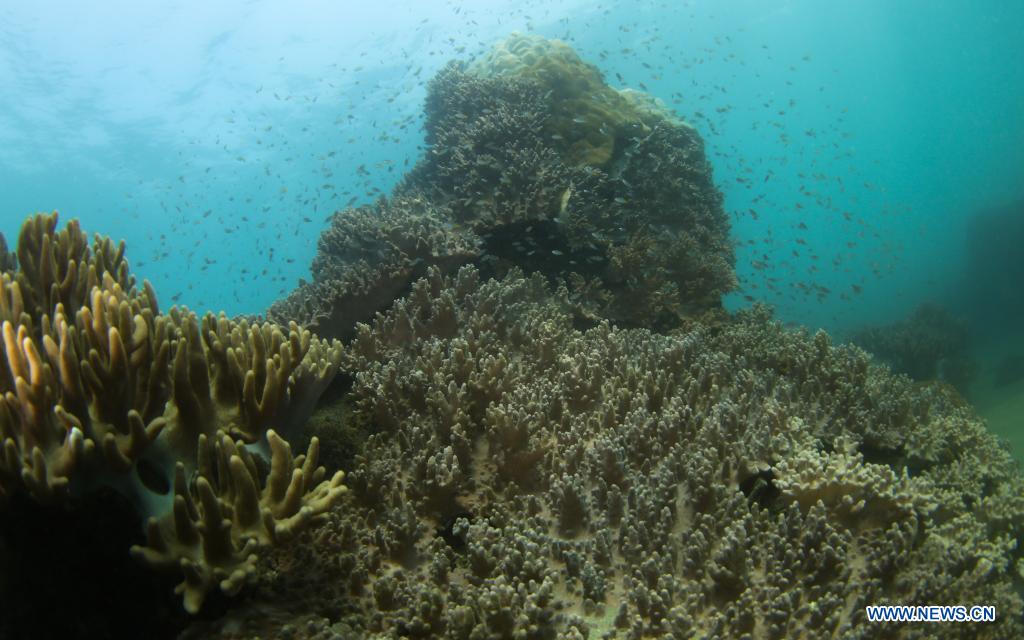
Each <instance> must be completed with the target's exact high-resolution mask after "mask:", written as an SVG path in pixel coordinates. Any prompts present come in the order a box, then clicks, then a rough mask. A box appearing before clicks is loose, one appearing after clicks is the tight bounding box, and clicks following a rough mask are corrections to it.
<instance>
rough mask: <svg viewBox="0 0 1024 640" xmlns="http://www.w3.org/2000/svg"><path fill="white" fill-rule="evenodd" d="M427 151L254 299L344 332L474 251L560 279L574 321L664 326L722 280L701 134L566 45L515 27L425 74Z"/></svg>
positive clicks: (717, 217) (699, 307) (279, 315)
mask: <svg viewBox="0 0 1024 640" xmlns="http://www.w3.org/2000/svg"><path fill="white" fill-rule="evenodd" d="M425 111H426V122H425V128H426V139H427V143H428V145H429V148H428V149H427V151H426V153H425V154H424V156H423V158H422V159H421V160H420V162H419V163H417V165H416V166H415V167H414V169H413V170H412V171H411V172H410V173H409V174H408V175H407V176H406V177H405V179H404V180H403V181H402V183H401V184H399V185H398V186H397V187H396V189H395V190H394V193H393V195H392V198H391V199H390V200H381V201H380V202H379V203H378V204H377V205H376V206H375V207H373V208H372V209H367V208H364V209H355V210H353V209H350V210H347V211H344V212H341V213H339V214H336V215H335V216H334V218H333V219H332V223H331V227H330V228H329V229H327V230H326V231H325V232H324V233H323V235H322V237H321V240H320V243H319V245H318V250H317V257H316V258H315V259H314V261H313V265H312V272H313V282H312V283H304V284H301V285H300V287H299V288H298V289H296V290H295V291H294V292H293V293H292V294H291V295H289V296H288V297H287V298H286V299H285V300H283V301H280V302H278V303H276V304H275V305H274V306H273V307H271V309H270V310H269V311H268V317H269V318H271V319H272V320H274V321H276V322H279V323H280V322H286V321H296V322H299V323H300V324H302V325H304V326H306V327H310V328H313V329H315V330H316V331H317V332H318V333H320V334H322V335H329V336H339V337H350V336H351V335H352V334H353V331H354V325H355V323H356V322H360V321H368V320H370V319H371V318H372V314H373V313H375V312H376V311H382V310H384V309H385V308H386V307H387V305H388V304H389V303H390V301H391V300H393V299H394V298H396V297H399V296H402V295H405V294H406V293H407V292H408V291H409V286H410V284H411V282H412V281H413V280H414V279H415V278H417V277H420V276H422V275H423V274H424V273H426V269H427V268H428V267H430V266H438V267H441V268H443V269H444V270H445V271H446V272H448V273H451V272H453V271H454V270H455V269H456V268H458V267H459V266H460V265H462V264H473V265H475V266H477V267H478V268H480V269H481V270H482V271H483V272H484V274H485V275H486V276H497V277H500V276H501V275H503V274H504V273H506V272H508V271H509V270H511V269H516V268H519V269H523V270H526V271H531V272H532V271H537V272H540V273H543V274H544V275H545V276H547V277H548V278H549V279H551V280H553V281H559V282H564V283H565V284H566V286H567V288H568V289H569V294H570V296H571V298H572V300H573V303H574V305H575V307H576V315H577V317H578V319H579V320H581V321H583V322H596V321H599V320H601V319H610V320H613V321H615V322H617V323H619V324H622V325H629V326H646V327H649V328H655V329H663V330H664V329H670V328H672V327H676V326H679V325H680V324H681V323H683V322H684V321H685V320H686V319H687V318H689V317H692V316H694V315H699V314H701V313H703V312H705V311H707V310H710V309H716V308H719V306H720V298H721V295H722V294H723V293H725V292H728V291H729V290H731V289H732V288H734V287H735V283H736V279H735V274H734V271H733V262H734V255H733V247H732V244H731V242H730V240H729V237H728V234H729V227H728V220H727V218H726V216H725V213H724V211H723V209H722V196H721V194H720V193H719V192H718V190H717V189H716V188H715V186H714V184H713V182H712V179H711V168H710V165H709V164H708V162H707V160H706V158H705V155H704V148H703V142H702V140H701V139H700V137H699V135H698V134H697V133H696V131H695V130H694V129H693V128H692V127H689V126H688V125H686V124H685V123H683V122H681V121H680V120H678V119H677V118H675V117H673V116H672V115H671V114H670V113H669V112H668V110H667V109H664V108H663V107H662V106H660V105H659V104H658V103H657V102H656V101H655V100H654V99H653V98H649V97H643V96H642V94H638V93H637V92H619V91H616V90H615V89H612V88H611V87H609V86H608V85H607V84H605V83H604V81H603V79H602V78H601V76H600V73H598V71H597V69H596V68H594V67H593V66H591V65H588V64H586V63H584V62H583V61H582V60H580V58H579V57H578V56H577V55H576V54H575V53H574V52H573V51H572V49H571V48H569V47H568V46H567V45H566V44H565V43H562V42H559V41H557V40H551V41H549V40H545V39H543V38H539V37H534V36H520V35H514V36H512V37H510V38H509V39H508V40H506V41H505V42H502V43H499V44H498V45H497V46H496V47H495V49H494V51H493V52H492V53H491V54H489V55H488V56H486V57H484V58H482V59H481V60H478V61H476V62H474V63H472V64H468V65H467V64H464V63H459V62H452V63H449V65H448V66H446V67H445V68H444V69H443V70H442V71H441V72H440V73H439V74H438V75H437V76H436V77H435V78H434V79H433V80H432V81H431V82H430V84H429V86H428V95H427V100H426V106H425Z"/></svg>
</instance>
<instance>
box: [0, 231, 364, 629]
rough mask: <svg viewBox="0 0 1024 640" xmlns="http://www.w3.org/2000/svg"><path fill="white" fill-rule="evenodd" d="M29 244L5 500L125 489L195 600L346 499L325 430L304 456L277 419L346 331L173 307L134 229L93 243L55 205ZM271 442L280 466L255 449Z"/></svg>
mask: <svg viewBox="0 0 1024 640" xmlns="http://www.w3.org/2000/svg"><path fill="white" fill-rule="evenodd" d="M17 254H18V260H17V265H18V268H17V269H16V270H15V271H4V272H3V273H2V274H0V333H2V340H3V350H2V355H3V358H2V360H0V447H2V449H0V506H2V505H3V503H5V502H6V501H8V500H9V499H10V498H12V497H13V496H14V495H15V494H22V495H27V496H29V497H30V498H32V499H34V500H36V501H39V502H46V503H55V502H62V501H66V500H67V499H68V498H69V497H77V496H81V495H83V494H86V493H88V492H90V491H92V490H94V489H96V488H97V487H104V486H105V487H113V488H115V489H117V490H118V491H120V492H122V493H124V494H125V495H126V496H127V497H128V498H129V499H130V500H132V501H133V503H134V504H135V505H136V508H137V509H138V512H139V515H140V516H142V517H143V518H147V517H148V518H149V525H148V527H149V534H150V535H149V545H148V547H146V548H141V547H140V548H138V549H136V550H135V553H136V555H138V556H139V557H140V558H142V559H143V560H144V561H146V562H148V563H150V564H152V565H155V566H159V567H167V568H169V569H172V570H176V571H181V572H183V574H184V581H183V582H182V585H181V586H180V587H179V592H180V593H182V594H183V595H184V600H185V606H186V608H187V609H188V610H189V611H190V612H196V611H198V609H199V607H200V606H201V604H202V601H203V598H204V597H205V595H206V594H207V593H209V592H210V591H212V590H215V589H218V588H219V589H222V590H224V591H225V592H228V593H235V592H237V591H238V589H239V588H240V587H241V586H242V585H243V584H244V583H245V581H246V580H247V579H248V578H249V576H250V575H251V570H250V569H251V566H252V564H253V563H254V561H255V552H256V550H257V549H258V548H260V547H261V546H266V545H270V544H276V543H278V542H281V541H283V540H285V539H287V537H289V535H290V533H291V532H292V531H295V530H297V529H301V528H303V527H305V526H308V525H309V524H311V523H313V522H315V521H316V520H317V519H318V518H320V517H321V516H322V514H323V513H324V512H325V511H326V510H327V509H328V508H329V507H330V506H331V505H332V504H334V503H335V502H337V500H338V499H339V497H340V495H341V493H342V492H343V491H344V490H345V488H344V487H343V486H342V485H341V478H342V476H341V475H340V472H339V474H337V475H335V476H334V477H333V478H332V479H330V480H325V479H324V473H325V472H324V470H323V469H322V468H318V467H317V442H316V441H314V442H312V443H311V444H310V448H309V452H308V453H307V455H305V456H298V457H297V458H295V457H293V456H292V455H291V452H290V450H289V448H288V446H287V444H286V443H284V442H283V440H281V439H280V438H279V437H278V436H276V434H275V433H274V432H273V431H272V430H271V428H272V427H276V428H278V429H284V430H288V429H293V428H294V427H295V426H296V425H298V424H301V423H302V421H303V420H304V419H305V417H306V416H307V415H308V413H309V412H310V411H311V410H312V406H313V404H314V402H315V400H316V398H317V397H318V396H319V395H320V393H321V392H322V391H323V390H324V388H325V387H326V385H327V384H329V383H330V381H331V379H332V378H333V377H334V376H335V374H336V373H337V370H338V365H339V362H340V357H341V346H340V344H338V343H336V342H335V343H328V342H325V341H321V340H319V339H318V338H315V337H313V336H312V335H311V334H310V333H309V331H308V330H304V329H300V328H299V327H298V326H296V325H295V324H294V323H293V324H292V325H291V326H290V327H287V328H285V327H278V326H274V325H271V324H269V323H266V324H262V325H257V324H250V323H248V322H246V321H244V320H243V321H237V322H236V321H232V320H229V319H228V318H226V317H224V316H220V317H216V316H214V315H212V314H207V315H206V316H205V317H203V318H201V319H200V318H198V317H197V316H196V315H195V314H194V313H191V312H190V311H188V310H187V309H178V308H172V309H171V310H170V312H168V313H167V314H161V313H160V311H159V309H158V307H157V302H156V296H155V293H154V292H153V290H152V288H151V287H150V286H149V284H148V283H144V285H143V286H142V288H141V289H140V288H139V287H137V286H136V284H135V279H134V277H133V276H131V274H130V273H129V270H128V263H127V260H126V259H125V257H124V243H123V242H122V243H121V244H120V245H117V246H116V245H114V244H113V243H112V242H111V241H110V240H109V238H102V237H100V236H97V237H96V240H95V241H94V242H93V244H92V245H91V246H90V245H89V242H88V239H87V236H86V235H85V233H83V232H82V231H81V229H80V228H79V226H78V223H77V222H76V221H72V222H71V223H69V224H68V225H67V226H66V227H65V228H64V229H63V230H60V231H58V230H57V215H56V214H53V215H37V216H34V217H31V218H29V219H28V220H27V221H26V222H25V224H24V226H23V227H22V230H21V234H20V237H19V242H18V248H17ZM8 264H12V263H11V262H8ZM261 444H263V445H264V446H269V448H270V450H271V455H270V469H269V471H268V470H267V469H266V468H265V467H266V465H260V464H257V460H256V457H255V456H254V455H253V454H252V453H250V452H249V451H248V450H247V449H246V446H247V445H252V446H256V447H258V446H260V445H261Z"/></svg>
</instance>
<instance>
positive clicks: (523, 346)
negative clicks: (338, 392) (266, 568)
mask: <svg viewBox="0 0 1024 640" xmlns="http://www.w3.org/2000/svg"><path fill="white" fill-rule="evenodd" d="M344 369H345V370H346V372H347V373H348V375H350V376H352V378H353V381H354V382H353V386H352V390H351V393H350V403H351V404H350V411H349V413H347V414H346V416H347V419H348V420H351V421H354V422H363V423H366V424H369V425H371V435H370V436H369V438H368V440H367V442H366V444H365V448H364V449H363V451H362V452H361V453H360V455H359V456H358V459H357V464H356V465H355V467H354V468H353V470H352V472H351V473H350V474H349V476H348V478H347V483H348V485H349V486H350V489H351V492H350V493H351V495H352V502H351V504H350V506H349V507H348V508H346V509H345V510H344V511H335V512H332V513H330V514H329V515H328V519H329V524H328V525H326V526H325V528H324V529H321V530H320V531H319V532H318V533H317V535H316V537H315V539H314V540H315V544H314V545H312V546H309V547H304V548H302V549H298V548H291V547H289V548H287V549H284V550H282V553H283V554H284V555H283V556H278V557H276V560H275V562H277V563H279V564H278V565H276V566H278V567H281V568H282V573H279V574H277V578H275V579H272V580H269V581H267V582H265V583H263V585H262V586H261V589H262V597H264V598H266V599H268V601H274V602H277V603H278V604H280V605H281V606H287V604H286V603H287V602H289V598H301V599H303V600H302V601H303V602H304V603H307V605H308V603H309V600H308V599H312V600H313V601H314V602H320V603H321V604H319V605H316V607H319V608H320V610H325V609H326V608H328V607H330V606H331V604H329V603H335V605H336V604H337V603H339V602H345V603H346V608H345V611H346V612H347V613H345V614H344V615H341V616H340V618H339V619H338V620H339V621H340V622H343V623H344V624H345V625H346V626H347V627H349V628H351V629H354V630H355V631H354V633H355V635H360V634H362V635H364V636H370V637H394V636H406V635H409V636H420V637H443V638H518V637H526V638H554V637H591V638H646V637H672V638H687V637H695V638H704V637H723V638H739V637H761V638H820V637H866V638H873V637H878V638H882V637H916V636H915V635H914V634H915V633H916V631H915V630H914V628H913V625H908V626H907V627H901V628H900V629H897V630H894V629H893V628H892V627H883V626H875V625H873V624H870V623H868V622H867V620H866V618H865V606H866V605H869V604H958V603H965V602H966V603H986V604H993V605H995V606H996V607H997V610H998V611H999V618H998V620H997V621H996V622H995V623H994V624H989V625H984V626H979V627H976V628H972V633H977V635H978V637H992V638H1001V637H1015V636H1017V635H1019V634H1020V633H1021V632H1022V625H1021V614H1022V611H1024V607H1022V602H1021V596H1020V594H1019V593H1018V591H1017V588H1016V586H1015V585H1016V584H1017V581H1018V580H1019V579H1020V574H1019V569H1018V567H1019V566H1020V565H1021V552H1020V550H1018V549H1017V545H1016V542H1015V541H1016V539H1018V538H1019V536H1020V535H1021V533H1022V532H1024V503H1022V501H1021V500H1019V498H1018V497H1019V495H1020V493H1021V489H1024V483H1022V481H1021V476H1020V474H1019V472H1018V471H1017V469H1016V467H1015V466H1014V464H1013V462H1012V459H1011V458H1010V456H1009V455H1008V454H1007V453H1006V452H1005V451H1003V450H1002V448H1001V447H1000V445H999V443H998V442H997V441H996V440H995V438H994V437H993V436H992V435H990V434H989V433H987V432H986V430H985V428H984V425H983V424H982V423H981V422H980V421H979V420H978V419H977V418H976V417H975V416H974V415H972V414H971V413H970V411H969V410H967V409H966V408H965V407H964V405H963V404H962V403H958V402H954V401H953V400H952V399H950V398H949V397H948V395H947V394H945V393H944V392H943V390H942V388H941V387H928V386H921V385H914V384H912V383H910V381H908V380H907V379H905V378H902V377H899V376H894V375H892V374H891V373H889V372H888V371H887V370H885V369H882V368H879V367H877V366H875V365H872V364H871V362H870V360H869V358H868V356H867V355H866V354H865V353H864V352H862V351H860V350H859V349H856V348H854V347H840V346H835V345H833V344H832V343H831V340H830V339H829V337H828V336H827V335H826V334H824V333H821V332H819V333H817V334H814V335H808V334H806V333H803V332H791V331H787V330H785V329H783V327H782V326H781V325H780V324H779V323H777V322H774V321H772V320H771V318H770V315H769V314H768V313H767V312H766V311H765V310H764V309H763V308H755V309H753V310H751V311H748V312H743V313H741V314H739V315H738V316H736V317H735V318H720V319H719V320H718V321H716V322H708V321H705V322H701V323H694V324H693V325H692V326H691V327H689V328H687V329H685V330H680V331H677V332H675V333H673V334H669V335H666V334H657V333H652V332H650V331H648V330H645V329H621V328H614V327H612V326H611V325H609V324H608V323H600V324H598V325H597V326H595V327H593V328H590V329H588V330H585V331H581V330H579V329H577V328H574V326H573V301H572V297H571V295H570V293H569V291H568V289H567V288H565V287H561V288H555V289H552V288H551V287H550V286H548V285H547V284H546V283H545V282H544V279H543V278H541V277H540V276H539V275H537V274H533V275H532V276H529V277H527V276H524V275H523V274H521V273H516V272H513V273H510V274H509V276H508V277H506V278H505V279H503V280H488V279H485V278H482V277H481V274H480V272H479V271H478V270H475V269H473V268H471V267H464V268H463V269H461V270H460V271H458V272H457V273H455V274H453V275H451V276H449V277H445V276H443V275H442V274H441V272H440V271H439V270H432V271H431V272H430V273H429V274H428V276H427V277H426V278H424V279H421V280H419V281H417V282H416V283H414V285H413V287H412V289H411V291H410V293H409V295H408V296H407V297H406V298H405V299H403V300H400V301H398V302H397V303H396V304H395V305H394V307H393V308H392V309H391V310H389V311H388V312H387V313H385V314H381V315H378V316H377V318H376V319H375V320H374V321H373V323H372V324H363V325H360V327H359V330H358V332H357V336H356V337H355V339H354V340H353V342H352V345H351V346H350V348H348V349H347V350H346V354H345V362H344ZM288 557H292V558H293V559H292V560H288V559H287V558H288ZM293 565H294V566H301V567H304V568H305V567H311V566H315V567H318V569H317V571H316V572H313V573H311V572H309V571H308V570H305V569H303V571H302V573H301V577H302V582H301V583H297V582H295V581H294V579H293V578H289V572H288V571H285V570H284V567H287V566H293ZM265 631H266V630H265ZM929 634H930V635H929V637H959V636H958V634H959V631H958V630H957V629H956V628H955V627H954V626H953V625H948V626H942V625H939V626H935V627H929ZM234 637H250V636H246V635H244V634H241V635H238V636H234Z"/></svg>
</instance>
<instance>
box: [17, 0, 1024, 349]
mask: <svg viewBox="0 0 1024 640" xmlns="http://www.w3.org/2000/svg"><path fill="white" fill-rule="evenodd" d="M516 30H517V31H526V32H534V33H539V34H541V35H544V36H548V37H557V38H562V39H564V40H567V41H569V42H570V43H571V44H572V45H573V46H574V47H575V48H576V49H577V51H578V52H579V53H580V54H581V56H583V57H584V58H585V59H586V60H588V61H591V62H593V63H594V64H596V65H598V66H599V67H600V68H601V70H602V71H603V72H604V73H605V75H606V77H607V78H608V80H609V81H610V83H611V84H612V85H614V86H617V87H620V88H621V87H632V88H638V89H644V90H646V91H648V92H650V93H652V94H653V95H655V96H657V97H659V98H661V99H662V100H664V101H665V102H666V103H667V104H668V105H669V106H671V107H673V108H675V109H676V110H677V112H678V113H679V114H681V115H682V116H683V117H684V118H686V119H687V120H688V121H690V122H692V123H693V124H694V125H695V126H696V127H697V129H698V130H699V131H700V132H701V134H702V135H703V136H704V139H705V141H706V144H707V150H708V155H709V158H710V160H711V161H712V163H713V166H714V172H715V178H716V181H717V183H718V185H719V187H720V188H721V190H722V191H723V193H724V194H725V203H726V209H727V211H729V212H730V218H731V220H732V224H733V233H734V237H735V239H736V242H737V258H738V260H737V270H738V273H739V275H740V278H741V282H742V289H741V290H740V291H738V292H737V293H735V294H733V295H731V296H730V297H729V298H728V300H727V304H728V306H729V307H730V308H733V309H735V308H739V307H742V306H745V305H748V304H750V302H751V301H753V300H758V301H765V302H768V303H771V304H772V305H774V306H775V307H776V309H777V314H778V316H779V317H780V318H782V319H783V320H786V321H789V322H794V323H800V324H805V325H808V326H811V327H824V328H826V329H829V330H830V331H833V332H835V333H837V334H838V335H840V336H841V335H843V334H844V333H845V332H847V331H848V330H850V329H851V328H854V327H857V326H861V325H863V324H868V323H881V322H889V321H892V320H895V319H898V318H901V317H903V316H906V315H907V314H908V313H909V312H910V311H911V310H912V309H913V308H914V307H915V306H916V305H917V304H918V303H919V302H921V301H923V300H940V301H952V302H953V304H954V306H955V304H956V301H957V300H958V299H960V298H961V297H962V291H963V280H964V270H965V261H966V258H965V252H964V249H965V242H964V239H965V234H966V228H967V225H968V221H969V220H970V218H971V216H972V215H974V213H975V212H976V211H977V210H978V209H979V208H983V207H987V206H993V205H1000V204H1002V203H1007V202H1012V201H1014V200H1016V199H1020V198H1021V197H1022V192H1024V64H1022V61H1024V3H1022V2H1003V1H998V0H991V1H987V2H967V1H966V0H965V1H960V2H950V1H936V0H928V1H925V0H904V1H901V2H892V1H891V0H870V1H860V2H822V1H809V0H808V1H769V0H759V1H729V2H723V1H714V2H712V1H702V2H602V3H597V2H574V1H558V2H556V1H547V0H546V1H544V2H519V1H502V0H493V1H489V2H471V1H468V0H467V1H458V2H456V1H453V2H417V1H412V0H410V1H406V2H377V3H346V2H328V1H320V2H317V1H313V0H303V1H299V2H283V1H282V2H270V1H265V2H259V1H251V2H241V1H225V2H216V3H206V2H198V1H183V2H102V3H74V2H70V1H67V2H59V1H55V0H44V1H41V2H33V3H13V2H6V3H3V5H0V87H2V91H3V100H2V101H0V193H2V195H3V208H2V214H0V216H2V217H0V231H3V232H4V233H5V235H7V237H8V239H9V240H12V241H13V239H14V236H15V234H16V231H17V228H18V226H19V224H20V222H21V220H22V219H23V218H24V217H25V216H26V215H27V214H29V213H32V212H35V211H38V210H45V211H49V210H53V209H57V210H59V211H60V212H61V214H62V215H63V216H64V218H65V219H68V218H71V217H78V218H80V219H81V220H82V223H83V225H84V226H85V228H86V229H88V230H90V231H99V232H102V233H105V234H109V235H111V236H113V237H115V238H124V239H125V240H127V242H128V245H129V259H130V261H131V264H132V266H133V268H134V270H135V272H136V273H137V274H138V275H140V276H142V277H145V278H148V279H150V280H151V281H152V282H153V284H154V286H155V287H156V290H157V291H158V292H159V293H160V298H161V303H162V304H163V306H165V307H166V306H169V304H170V303H172V302H177V303H180V304H187V305H189V306H190V307H192V308H195V309H200V310H202V309H214V310H224V311H226V312H228V313H229V314H237V313H259V312H261V311H263V310H264V309H266V307H267V306H268V305H269V304H270V303H271V302H272V301H273V300H274V299H276V298H277V297H279V296H281V295H282V294H284V293H286V292H287V291H289V290H290V289H291V288H292V287H293V286H295V284H296V283H297V281H298V279H299V278H301V277H308V270H307V269H308V265H309V263H310V260H311V258H312V256H313V252H314V251H315V246H316V239H317V236H318V234H319V232H320V231H321V230H322V229H323V228H324V226H325V217H326V216H328V215H329V214H330V213H331V212H333V211H335V210H337V209H340V208H344V207H345V206H346V205H348V204H359V203H367V202H370V201H372V200H374V199H376V197H378V196H379V195H380V194H381V193H386V192H388V191H389V190H390V188H391V187H392V185H394V184H395V182H396V181H397V180H398V179H399V178H400V177H401V175H402V173H403V172H404V171H405V170H406V169H407V168H408V167H409V166H410V165H411V164H412V163H413V162H415V159H416V158H417V157H418V155H419V153H420V151H421V145H422V142H423V136H422V131H421V122H422V117H421V110H422V102H423V98H424V95H425V85H426V82H427V81H428V80H429V79H430V78H431V77H432V76H433V75H434V73H435V72H436V71H437V70H438V69H439V68H440V67H441V66H442V65H443V64H444V63H445V62H446V61H448V60H449V59H452V58H455V57H458V58H468V57H470V56H472V55H475V54H478V53H480V52H482V51H485V50H486V49H488V48H489V47H490V46H491V45H492V44H493V43H494V42H495V41H497V40H499V39H501V38H503V37H504V36H505V35H507V34H508V33H509V32H511V31H516ZM962 306H963V305H962V304H961V307H962ZM961 310H963V309H961ZM1011 337H1012V336H1011ZM998 339H999V340H1005V339H1008V338H1007V337H1006V336H1005V335H1002V336H1001V337H999V338H998Z"/></svg>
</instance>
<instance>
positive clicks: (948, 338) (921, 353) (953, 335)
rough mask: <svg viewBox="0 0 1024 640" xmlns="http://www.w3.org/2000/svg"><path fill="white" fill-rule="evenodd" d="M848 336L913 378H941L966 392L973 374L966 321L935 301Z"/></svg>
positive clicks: (895, 369) (973, 365)
mask: <svg viewBox="0 0 1024 640" xmlns="http://www.w3.org/2000/svg"><path fill="white" fill-rule="evenodd" d="M852 340H853V342H854V343H855V344H857V345H858V346H860V347H861V348H863V349H865V350H867V351H869V352H871V353H872V354H874V355H875V356H877V357H878V358H879V359H880V360H881V361H883V362H885V363H886V364H888V365H889V366H890V367H892V369H893V370H894V371H896V372H898V373H905V374H906V375H908V376H910V377H911V378H914V379H915V380H943V381H945V382H948V383H949V384H951V385H953V386H954V387H956V389H957V390H959V391H960V393H962V394H964V395H966V394H967V391H968V389H969V387H970V384H971V381H972V380H973V378H974V374H975V369H976V366H975V364H974V361H973V359H972V358H971V356H970V354H969V350H968V346H969V344H968V329H967V325H966V324H964V323H963V322H961V321H960V320H958V319H957V318H955V317H953V315H952V314H951V313H950V312H949V311H948V310H947V309H946V308H944V307H942V306H940V305H937V304H931V303H923V304H921V305H919V306H918V307H917V308H916V309H915V310H914V312H913V313H912V314H911V315H910V317H909V318H907V319H906V320H901V321H899V322H895V323H893V324H890V325H887V326H883V327H868V328H865V329H861V330H859V331H857V332H855V333H854V334H853V336H852Z"/></svg>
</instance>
